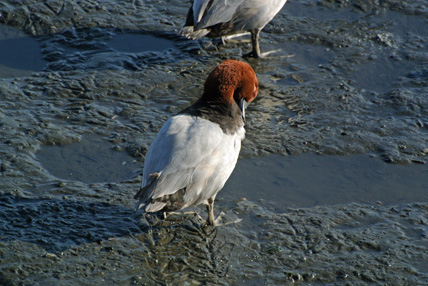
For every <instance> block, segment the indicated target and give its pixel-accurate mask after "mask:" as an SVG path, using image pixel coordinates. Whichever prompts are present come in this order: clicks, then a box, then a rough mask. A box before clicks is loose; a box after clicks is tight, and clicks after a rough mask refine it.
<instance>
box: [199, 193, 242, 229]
mask: <svg viewBox="0 0 428 286" xmlns="http://www.w3.org/2000/svg"><path fill="white" fill-rule="evenodd" d="M207 209H208V222H207V223H208V224H210V225H213V226H224V225H228V224H231V223H238V222H240V221H241V220H242V219H240V218H238V219H237V220H235V221H231V222H227V223H223V224H221V223H219V222H220V221H221V219H222V218H223V216H224V215H225V213H224V212H221V213H220V214H219V215H218V217H217V218H216V219H214V199H213V198H210V199H208V205H207Z"/></svg>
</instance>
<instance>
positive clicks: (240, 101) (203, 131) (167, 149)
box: [134, 60, 259, 225]
mask: <svg viewBox="0 0 428 286" xmlns="http://www.w3.org/2000/svg"><path fill="white" fill-rule="evenodd" d="M258 90H259V84H258V81H257V77H256V74H255V72H254V70H253V69H252V68H251V67H250V65H248V64H247V63H244V62H241V61H236V60H226V61H224V62H223V63H221V64H220V65H219V66H217V67H216V68H215V69H214V70H213V71H212V72H211V73H210V74H209V76H208V78H207V79H206V81H205V84H204V91H203V94H202V96H201V98H200V99H199V100H198V101H196V102H195V103H194V104H193V105H191V106H189V107H188V108H186V109H184V110H183V111H181V112H179V113H178V114H176V115H174V116H172V117H171V118H169V119H168V121H167V122H166V123H165V124H164V125H163V127H162V128H161V129H160V131H159V133H158V135H157V137H156V139H155V140H154V141H153V143H152V145H151V146H150V148H149V150H148V151H147V154H146V158H145V162H144V170H143V182H142V185H141V189H140V191H139V192H138V193H137V194H136V195H135V197H134V198H135V199H138V200H139V202H138V204H137V207H138V208H139V209H142V210H143V211H144V212H172V211H177V210H182V209H184V208H186V207H189V206H196V205H199V204H205V205H207V206H208V223H209V224H211V225H215V224H217V220H216V219H215V218H214V199H215V197H216V195H217V193H218V192H219V191H220V190H221V189H222V188H223V186H224V184H225V183H226V181H227V179H228V178H229V176H230V175H231V173H232V171H233V169H234V168H235V165H236V162H237V160H238V155H239V151H240V149H241V140H243V139H244V137H245V129H244V119H245V108H246V107H247V106H248V104H249V103H250V102H252V101H253V100H254V98H256V96H257V93H258Z"/></svg>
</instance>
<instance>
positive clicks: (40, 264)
mask: <svg viewBox="0 0 428 286" xmlns="http://www.w3.org/2000/svg"><path fill="white" fill-rule="evenodd" d="M189 5H190V3H188V2H186V1H184V2H183V1H181V2H180V1H170V0H160V1H122V2H117V1H111V0H100V1H97V2H96V3H95V2H93V1H85V0H83V1H68V2H64V1H57V0H52V1H45V2H43V3H41V2H40V1H35V0H28V1H25V3H21V2H19V1H11V0H10V1H9V0H6V1H3V2H2V3H1V4H0V23H1V24H2V25H3V26H1V27H0V35H1V36H0V41H3V40H6V43H7V41H8V40H9V39H15V38H19V37H22V38H23V42H20V41H18V42H12V46H13V48H15V49H14V50H13V51H11V50H10V49H8V50H5V51H4V52H5V53H6V54H8V56H7V58H4V57H3V62H8V65H9V66H7V67H6V66H5V65H3V66H1V67H0V74H1V75H4V74H7V76H5V77H3V76H2V77H3V78H2V79H0V284H1V285H3V284H4V285H99V284H105V285H262V284H263V285H297V284H298V285H386V284H388V285H427V284H428V272H427V269H428V200H427V196H426V190H427V165H426V162H427V161H428V109H427V106H428V97H427V96H426V94H428V85H427V79H428V72H427V70H428V38H427V33H428V32H427V31H428V21H427V19H428V4H427V2H426V1H425V0H413V1H398V0H391V1H381V2H379V1H359V0H351V1H347V0H346V1H345V0H338V1H327V0H326V1H324V0H321V1H309V0H297V1H292V2H289V3H287V4H286V5H285V7H284V9H283V10H282V11H281V12H280V13H279V14H278V15H277V16H276V17H275V18H274V19H273V21H272V22H271V23H270V24H268V25H267V26H266V27H265V28H264V29H263V31H262V32H261V39H260V44H261V49H262V51H270V50H280V51H278V52H277V53H276V54H273V55H272V56H269V57H267V58H263V59H258V60H255V59H243V58H242V57H241V55H243V54H245V53H248V52H249V50H250V49H251V45H250V43H249V41H248V38H242V39H239V38H238V39H235V40H233V41H229V42H227V43H226V45H219V44H218V41H215V40H214V41H213V40H211V39H201V40H198V41H192V40H188V39H186V38H184V37H181V36H178V35H176V31H177V30H178V29H179V28H180V27H181V25H182V24H183V23H184V21H185V17H186V15H187V12H188V8H189ZM10 31H13V33H12V32H10ZM11 33H12V34H13V37H9V36H10V35H12V34H11ZM16 35H19V37H17V36H16ZM9 43H11V42H9ZM153 43H154V45H152V44H153ZM146 44H147V45H146ZM22 46H25V49H24V50H22V49H20V47H22ZM2 48H3V46H0V49H2ZM3 54H4V53H2V55H3ZM30 55H36V56H37V57H39V59H40V58H42V59H43V60H42V63H41V64H40V65H39V66H34V67H31V66H29V65H27V66H20V64H22V60H23V59H24V63H25V64H32V62H31V61H32V58H31V56H30ZM0 58H1V55H0ZM225 58H232V59H239V60H245V61H247V62H248V63H249V64H250V65H251V66H252V67H253V68H254V69H255V71H256V73H257V76H258V79H259V82H260V90H259V95H258V97H257V99H256V100H255V101H254V102H253V103H252V104H251V105H250V106H249V107H248V109H247V112H246V113H247V116H246V130H247V133H246V139H245V140H244V141H243V145H242V150H241V158H240V161H239V162H238V165H237V167H236V169H235V171H234V173H233V174H232V177H231V178H230V180H229V181H228V182H227V184H226V186H225V188H224V189H223V190H222V191H221V192H220V193H219V195H218V197H217V200H216V203H215V214H216V215H217V214H219V213H220V212H222V211H223V212H225V213H226V219H230V220H233V219H235V218H242V221H241V222H240V223H236V224H229V225H226V226H222V227H217V228H213V227H209V226H204V224H203V221H201V220H199V219H198V218H197V216H195V215H192V214H188V215H184V216H180V215H172V216H170V217H168V218H167V219H165V220H163V219H160V218H159V217H156V216H142V215H141V213H139V212H136V211H135V209H134V206H135V200H134V199H133V196H134V194H135V192H136V191H137V190H138V189H139V187H140V184H141V173H142V172H143V170H142V167H143V163H144V156H145V154H146V152H147V149H148V147H149V145H150V143H151V142H152V141H153V139H154V137H155V135H156V133H157V132H158V131H159V128H160V127H161V126H162V124H163V123H164V122H165V121H166V120H167V118H168V117H169V116H171V115H173V114H175V113H177V112H179V111H180V110H182V109H183V108H185V107H187V106H188V105H189V104H191V103H192V102H194V101H195V100H197V98H198V97H199V96H200V94H201V90H202V87H203V82H204V80H205V78H206V76H207V75H208V73H209V72H210V71H211V70H212V69H213V68H214V67H215V66H216V65H218V64H219V63H220V62H222V61H223V60H224V59H225ZM43 61H45V62H43ZM11 69H13V70H14V71H16V72H17V73H16V74H12V73H10V70H11ZM106 167H107V169H105V168H106ZM196 210H197V211H198V212H199V214H200V215H201V216H202V217H204V218H205V217H206V211H205V209H204V207H203V206H201V207H199V208H197V209H196Z"/></svg>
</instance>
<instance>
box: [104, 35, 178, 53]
mask: <svg viewBox="0 0 428 286" xmlns="http://www.w3.org/2000/svg"><path fill="white" fill-rule="evenodd" d="M108 45H110V46H111V47H112V48H113V49H115V50H116V51H119V52H125V53H140V52H146V51H153V52H159V51H164V50H167V49H172V48H175V45H174V42H173V41H170V40H167V39H164V38H160V37H155V36H152V35H144V34H119V35H116V36H114V37H113V38H112V39H111V40H110V41H108Z"/></svg>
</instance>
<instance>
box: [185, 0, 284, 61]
mask: <svg viewBox="0 0 428 286" xmlns="http://www.w3.org/2000/svg"><path fill="white" fill-rule="evenodd" d="M285 2H287V0H194V2H193V5H192V7H190V9H189V12H188V14H187V19H186V23H185V24H184V27H183V28H182V29H181V30H180V31H179V33H180V34H182V35H184V36H186V37H188V38H191V39H194V40H195V39H199V38H202V37H204V36H207V37H210V38H217V37H223V36H229V35H234V34H238V33H242V32H247V31H249V32H250V33H251V42H252V45H253V50H252V52H250V53H249V54H247V55H246V56H252V57H256V58H258V57H261V56H263V54H262V53H261V52H260V46H259V34H260V31H261V30H262V29H263V28H264V26H266V24H267V23H269V22H270V21H271V20H272V19H273V17H275V15H276V14H277V13H278V12H279V11H280V10H281V9H282V7H283V6H284V5H285Z"/></svg>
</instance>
